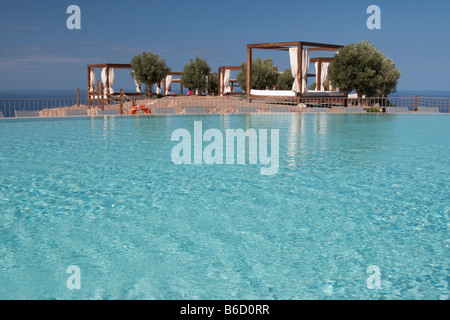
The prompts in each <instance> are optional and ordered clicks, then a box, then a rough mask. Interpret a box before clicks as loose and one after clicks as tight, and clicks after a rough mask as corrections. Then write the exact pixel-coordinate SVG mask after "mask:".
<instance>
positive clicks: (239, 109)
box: [238, 107, 258, 113]
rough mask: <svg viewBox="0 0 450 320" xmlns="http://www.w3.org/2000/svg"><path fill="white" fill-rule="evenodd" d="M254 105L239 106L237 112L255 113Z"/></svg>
mask: <svg viewBox="0 0 450 320" xmlns="http://www.w3.org/2000/svg"><path fill="white" fill-rule="evenodd" d="M257 112H258V110H257V109H256V107H239V108H238V113H257Z"/></svg>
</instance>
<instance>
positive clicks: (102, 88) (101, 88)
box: [87, 63, 142, 108]
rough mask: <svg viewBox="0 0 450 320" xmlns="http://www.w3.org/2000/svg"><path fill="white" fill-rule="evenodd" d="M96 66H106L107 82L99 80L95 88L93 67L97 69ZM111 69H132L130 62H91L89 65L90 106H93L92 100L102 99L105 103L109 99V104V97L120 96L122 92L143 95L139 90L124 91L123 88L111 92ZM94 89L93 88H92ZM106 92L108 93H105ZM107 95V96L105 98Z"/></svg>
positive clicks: (129, 94)
mask: <svg viewBox="0 0 450 320" xmlns="http://www.w3.org/2000/svg"><path fill="white" fill-rule="evenodd" d="M95 68H101V69H103V68H106V84H105V85H104V84H103V83H100V80H97V83H96V84H97V88H96V90H95V85H94V87H91V69H95ZM110 69H132V67H131V65H130V64H121V63H101V64H90V65H88V66H87V80H88V82H87V89H88V90H87V98H88V107H89V108H90V107H91V102H94V103H95V101H99V102H100V101H101V102H102V103H103V101H105V100H106V101H108V104H109V100H110V99H109V98H110V97H111V96H119V95H120V94H121V93H120V92H122V94H125V95H127V96H141V95H142V94H141V93H138V92H123V91H122V90H120V91H118V92H114V93H112V94H111V93H109V71H110ZM91 89H92V90H91ZM140 89H141V87H140V86H139V90H140ZM105 92H106V94H105ZM95 96H97V99H95V98H94V97H95ZM105 96H106V98H105Z"/></svg>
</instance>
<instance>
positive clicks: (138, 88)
mask: <svg viewBox="0 0 450 320" xmlns="http://www.w3.org/2000/svg"><path fill="white" fill-rule="evenodd" d="M133 81H134V84H135V85H136V92H137V93H141V84H140V83H139V82H138V81H137V80H136V79H135V78H133Z"/></svg>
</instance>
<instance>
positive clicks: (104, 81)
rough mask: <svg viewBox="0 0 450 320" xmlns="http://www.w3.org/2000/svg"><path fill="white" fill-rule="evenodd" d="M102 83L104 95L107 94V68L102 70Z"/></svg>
mask: <svg viewBox="0 0 450 320" xmlns="http://www.w3.org/2000/svg"><path fill="white" fill-rule="evenodd" d="M102 83H103V88H104V89H103V90H104V92H103V93H102V94H104V93H106V67H105V68H103V69H102Z"/></svg>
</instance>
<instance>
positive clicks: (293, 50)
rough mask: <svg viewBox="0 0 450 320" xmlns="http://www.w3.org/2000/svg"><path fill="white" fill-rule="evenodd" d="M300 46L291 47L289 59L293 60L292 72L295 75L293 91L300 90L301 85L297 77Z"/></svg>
mask: <svg viewBox="0 0 450 320" xmlns="http://www.w3.org/2000/svg"><path fill="white" fill-rule="evenodd" d="M297 53H298V48H289V59H290V62H291V72H292V76H293V77H294V84H293V85H292V91H294V92H300V85H299V83H298V79H297V73H298V58H297Z"/></svg>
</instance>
